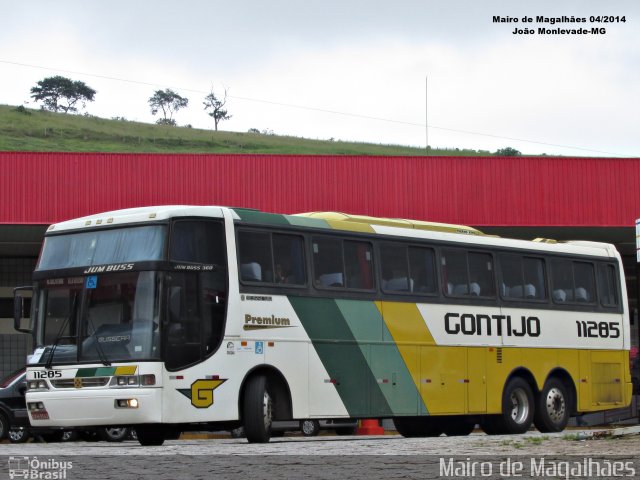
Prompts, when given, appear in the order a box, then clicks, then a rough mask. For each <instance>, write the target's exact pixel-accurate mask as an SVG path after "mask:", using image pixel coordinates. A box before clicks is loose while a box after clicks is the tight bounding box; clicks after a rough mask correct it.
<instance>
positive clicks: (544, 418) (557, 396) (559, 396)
mask: <svg viewBox="0 0 640 480" xmlns="http://www.w3.org/2000/svg"><path fill="white" fill-rule="evenodd" d="M568 399H569V396H568V395H567V387H566V386H565V385H564V383H563V382H562V381H560V380H559V379H557V378H550V379H549V380H547V381H546V383H545V384H544V388H543V389H542V392H540V397H538V405H537V408H536V414H535V418H534V422H535V425H536V428H537V429H538V430H540V431H541V432H544V433H546V432H561V431H562V430H564V428H565V427H566V426H567V422H568V421H569V401H568Z"/></svg>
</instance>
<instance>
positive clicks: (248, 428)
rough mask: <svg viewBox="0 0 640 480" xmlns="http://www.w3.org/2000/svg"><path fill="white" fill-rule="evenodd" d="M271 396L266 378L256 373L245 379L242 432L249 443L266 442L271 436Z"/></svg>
mask: <svg viewBox="0 0 640 480" xmlns="http://www.w3.org/2000/svg"><path fill="white" fill-rule="evenodd" d="M273 410H274V408H273V397H272V395H271V394H270V393H269V390H268V385H267V379H266V377H264V376H263V375H256V376H253V377H251V378H249V380H248V381H247V386H246V389H245V394H244V405H243V413H244V417H243V418H244V433H245V435H246V437H247V440H248V441H249V443H266V442H268V441H269V439H270V438H271V423H272V421H273Z"/></svg>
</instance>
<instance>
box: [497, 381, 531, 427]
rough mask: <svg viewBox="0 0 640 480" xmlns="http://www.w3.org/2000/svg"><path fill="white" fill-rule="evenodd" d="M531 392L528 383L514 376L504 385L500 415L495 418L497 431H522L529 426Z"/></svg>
mask: <svg viewBox="0 0 640 480" xmlns="http://www.w3.org/2000/svg"><path fill="white" fill-rule="evenodd" d="M534 411H535V406H534V401H533V393H532V392H531V387H530V386H529V384H528V383H527V382H526V381H525V380H524V379H523V378H520V377H514V378H512V379H511V380H509V382H508V383H507V385H506V386H505V387H504V392H503V394H502V415H501V416H500V417H499V418H498V419H497V424H496V426H497V428H498V432H499V433H511V434H512V433H524V432H526V431H527V430H529V428H530V427H531V424H532V423H533V417H534Z"/></svg>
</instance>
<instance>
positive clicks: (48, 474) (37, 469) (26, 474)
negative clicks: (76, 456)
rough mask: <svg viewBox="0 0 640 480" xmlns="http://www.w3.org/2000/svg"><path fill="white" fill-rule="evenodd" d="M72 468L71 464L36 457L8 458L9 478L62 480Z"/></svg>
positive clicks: (64, 461)
mask: <svg viewBox="0 0 640 480" xmlns="http://www.w3.org/2000/svg"><path fill="white" fill-rule="evenodd" d="M72 468H73V462H70V461H66V460H56V459H55V458H47V459H46V460H39V459H38V457H33V458H30V457H9V478H10V479H12V480H13V479H14V478H25V479H34V480H35V479H38V480H64V479H66V478H67V470H71V469H72Z"/></svg>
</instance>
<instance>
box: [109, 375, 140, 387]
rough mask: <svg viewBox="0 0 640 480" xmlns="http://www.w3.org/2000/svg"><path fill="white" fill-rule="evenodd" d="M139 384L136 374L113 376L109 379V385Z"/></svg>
mask: <svg viewBox="0 0 640 480" xmlns="http://www.w3.org/2000/svg"><path fill="white" fill-rule="evenodd" d="M138 385H140V380H139V379H138V376H137V375H122V376H117V377H114V378H113V380H112V381H111V386H118V387H137V386H138Z"/></svg>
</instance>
